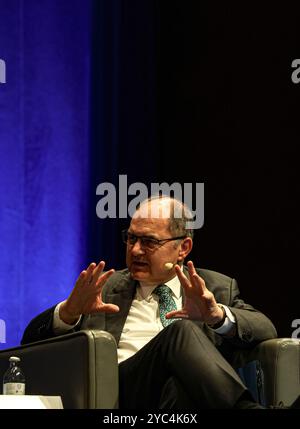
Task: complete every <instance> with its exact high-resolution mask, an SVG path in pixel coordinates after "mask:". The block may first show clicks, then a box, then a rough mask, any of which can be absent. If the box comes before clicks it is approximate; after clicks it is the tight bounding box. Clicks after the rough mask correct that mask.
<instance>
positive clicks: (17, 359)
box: [9, 356, 21, 362]
mask: <svg viewBox="0 0 300 429" xmlns="http://www.w3.org/2000/svg"><path fill="white" fill-rule="evenodd" d="M20 360H21V359H20V358H19V357H17V356H11V357H10V358H9V362H20Z"/></svg>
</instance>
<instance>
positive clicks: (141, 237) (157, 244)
mask: <svg viewBox="0 0 300 429" xmlns="http://www.w3.org/2000/svg"><path fill="white" fill-rule="evenodd" d="M129 235H130V236H131V238H133V239H134V243H130V242H129V241H128V237H129ZM126 238H127V239H126ZM183 238H186V235H181V236H179V237H170V238H161V239H157V238H152V237H147V236H145V235H135V234H132V233H131V232H128V229H123V231H122V239H123V242H124V243H125V244H127V245H128V246H134V245H135V243H136V242H137V241H138V240H140V243H141V246H142V247H143V249H147V250H150V251H151V250H155V249H158V248H159V247H161V246H163V245H164V244H166V243H167V242H168V241H174V240H181V239H183ZM144 240H148V241H150V242H152V243H153V245H154V247H153V248H149V247H148V246H147V245H145V243H144Z"/></svg>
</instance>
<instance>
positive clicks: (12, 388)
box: [3, 356, 25, 395]
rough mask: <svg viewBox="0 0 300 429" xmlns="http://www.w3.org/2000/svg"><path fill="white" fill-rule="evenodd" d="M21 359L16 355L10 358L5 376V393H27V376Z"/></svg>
mask: <svg viewBox="0 0 300 429" xmlns="http://www.w3.org/2000/svg"><path fill="white" fill-rule="evenodd" d="M20 360H21V359H20V358H19V357H16V356H11V357H10V358H9V368H8V369H7V370H6V372H5V373H4V376H3V395H25V376H24V373H23V371H22V369H21V367H20Z"/></svg>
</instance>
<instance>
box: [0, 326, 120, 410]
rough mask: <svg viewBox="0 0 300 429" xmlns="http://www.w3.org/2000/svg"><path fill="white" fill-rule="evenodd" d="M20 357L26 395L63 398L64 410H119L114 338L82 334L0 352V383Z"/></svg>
mask: <svg viewBox="0 0 300 429" xmlns="http://www.w3.org/2000/svg"><path fill="white" fill-rule="evenodd" d="M9 356H19V357H20V358H21V364H22V368H23V370H24V373H25V377H26V393H27V394H33V395H47V396H52V395H55V396H57V395H58V396H61V397H62V402H63V406H64V408H106V409H112V408H117V407H118V363H117V348H116V343H115V340H114V338H113V336H112V335H110V334H109V333H108V332H104V331H97V330H95V331H89V330H82V331H78V332H75V333H72V334H67V335H63V336H58V337H53V338H51V339H48V340H44V341H38V342H36V343H31V344H27V345H24V346H20V347H14V348H11V349H6V350H2V351H0V380H2V377H3V374H4V372H5V371H6V369H7V367H8V359H9Z"/></svg>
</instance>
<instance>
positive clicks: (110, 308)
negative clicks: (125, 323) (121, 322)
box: [100, 304, 120, 313]
mask: <svg viewBox="0 0 300 429" xmlns="http://www.w3.org/2000/svg"><path fill="white" fill-rule="evenodd" d="M100 311H101V312H103V313H118V311H120V308H119V307H118V306H117V305H115V304H103V306H102V307H101V310H100Z"/></svg>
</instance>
